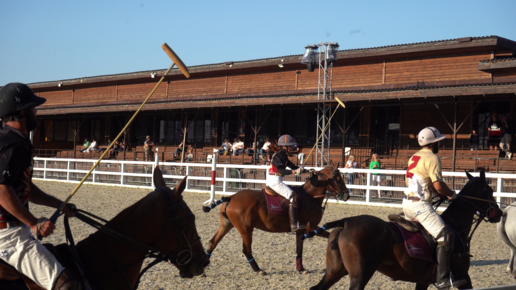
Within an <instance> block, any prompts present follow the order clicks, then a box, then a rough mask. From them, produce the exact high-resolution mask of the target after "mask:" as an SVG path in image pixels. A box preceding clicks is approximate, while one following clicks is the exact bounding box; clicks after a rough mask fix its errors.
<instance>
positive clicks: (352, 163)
mask: <svg viewBox="0 0 516 290" xmlns="http://www.w3.org/2000/svg"><path fill="white" fill-rule="evenodd" d="M344 168H348V169H353V168H358V163H357V162H356V161H355V156H354V155H349V157H348V161H347V162H346V166H344ZM356 177H357V174H356V173H355V172H349V173H348V176H347V178H348V184H351V185H353V184H355V178H356ZM349 194H351V189H350V190H349Z"/></svg>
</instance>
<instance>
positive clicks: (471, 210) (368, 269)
mask: <svg viewBox="0 0 516 290" xmlns="http://www.w3.org/2000/svg"><path fill="white" fill-rule="evenodd" d="M466 174H467V175H468V178H469V181H468V183H467V184H466V185H465V186H464V188H463V189H462V190H461V192H460V194H459V195H458V198H457V199H456V200H454V201H453V202H452V204H450V206H448V208H447V209H446V210H445V211H444V212H443V213H442V215H441V217H442V218H443V220H444V222H445V223H446V224H447V225H450V226H451V227H452V228H453V229H454V231H455V232H456V234H457V238H456V239H455V245H454V255H453V256H452V260H451V271H452V273H453V276H454V277H455V280H461V279H466V280H467V281H468V283H467V284H465V285H462V286H461V287H459V288H460V289H471V288H472V286H471V279H470V277H469V275H468V270H469V262H470V255H469V242H470V239H471V236H470V235H469V233H470V231H471V227H472V225H473V224H474V223H475V222H477V223H480V222H481V221H482V220H483V219H484V218H487V220H488V221H489V222H491V223H496V222H499V221H500V217H501V214H502V212H501V210H500V208H499V207H498V205H497V204H496V203H495V201H494V198H493V190H492V189H491V188H490V187H489V185H488V184H487V182H486V179H485V173H484V172H483V171H482V172H481V173H480V177H472V176H471V175H470V174H469V173H466ZM480 199H481V200H480ZM477 212H478V213H479V216H477V215H478V214H477ZM475 216H477V219H476V220H475ZM331 228H337V229H335V230H334V231H333V232H332V233H331V234H330V237H329V240H328V246H327V248H326V274H324V276H323V278H322V279H321V281H320V282H319V284H317V285H315V286H313V287H312V288H310V289H312V290H315V289H319V290H321V289H329V288H330V287H331V286H332V285H333V284H335V283H337V282H338V281H339V280H340V279H341V278H342V277H344V276H345V275H349V278H350V287H349V289H352V290H358V289H364V288H365V286H366V284H367V283H368V282H369V280H370V279H371V277H372V276H373V274H374V272H375V271H378V272H380V273H382V274H384V275H386V276H388V277H391V278H392V279H393V280H403V281H409V282H414V283H417V284H416V289H417V290H422V289H427V288H428V285H429V284H431V283H433V281H435V273H432V270H433V269H434V266H435V264H434V263H433V262H429V261H425V260H421V259H414V258H412V257H410V256H409V255H408V254H407V251H406V250H405V246H404V244H403V238H402V236H401V233H400V232H399V230H398V229H397V228H395V227H393V226H392V225H390V223H389V222H385V221H383V220H381V219H379V218H377V217H374V216H367V215H362V216H356V217H351V218H345V219H342V220H339V221H334V222H330V223H327V224H325V225H324V226H323V227H322V228H321V229H325V230H326V229H331ZM311 235H313V234H311V233H309V234H307V236H311Z"/></svg>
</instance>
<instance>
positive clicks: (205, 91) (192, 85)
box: [168, 76, 226, 98]
mask: <svg viewBox="0 0 516 290" xmlns="http://www.w3.org/2000/svg"><path fill="white" fill-rule="evenodd" d="M225 83H226V76H222V77H211V78H199V79H196V78H192V79H187V80H176V81H173V82H170V86H169V88H168V97H169V98H174V97H186V96H204V95H222V94H224V89H225V88H224V87H225Z"/></svg>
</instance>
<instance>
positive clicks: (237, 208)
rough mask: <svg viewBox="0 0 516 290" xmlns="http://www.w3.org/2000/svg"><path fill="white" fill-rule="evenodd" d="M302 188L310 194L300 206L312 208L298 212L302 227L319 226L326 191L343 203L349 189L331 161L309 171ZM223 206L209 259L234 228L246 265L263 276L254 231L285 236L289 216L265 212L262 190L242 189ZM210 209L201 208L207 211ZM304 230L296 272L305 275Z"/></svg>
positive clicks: (298, 241)
mask: <svg viewBox="0 0 516 290" xmlns="http://www.w3.org/2000/svg"><path fill="white" fill-rule="evenodd" d="M302 188H303V189H304V190H305V191H306V192H307V193H308V194H309V195H310V196H308V197H307V198H302V197H301V200H302V202H301V203H304V204H305V205H306V204H311V205H313V206H312V207H310V208H308V209H304V210H301V211H300V213H299V222H300V223H301V224H306V223H308V222H309V223H310V224H312V225H318V224H319V222H320V221H321V219H322V216H323V211H324V209H323V207H322V203H323V200H324V197H325V196H326V191H330V192H332V193H334V194H342V195H343V196H344V198H343V199H344V200H347V199H348V198H349V194H348V189H347V188H346V184H345V183H344V180H343V178H342V174H341V173H340V171H339V170H338V164H337V166H334V164H333V162H330V166H328V167H326V168H324V169H323V170H321V171H318V172H316V171H312V176H311V177H310V178H309V179H308V180H307V181H306V183H305V184H304V185H302ZM220 203H224V204H223V205H222V206H221V208H220V225H219V229H218V230H217V233H216V234H215V236H214V237H213V238H212V239H211V240H210V243H209V246H208V250H207V252H206V253H207V254H208V256H211V254H212V253H213V251H214V250H215V248H216V247H217V245H218V243H219V242H220V241H221V240H222V238H224V236H225V235H226V234H227V233H228V232H229V231H230V230H231V229H232V228H233V227H236V228H237V230H238V232H239V233H240V235H241V236H242V240H243V252H244V255H245V256H246V258H247V260H248V262H249V264H250V265H251V267H252V268H253V270H254V271H255V272H258V273H259V274H261V275H265V274H266V273H265V272H264V271H263V270H261V269H260V267H258V264H257V263H256V260H255V259H254V258H253V252H252V249H251V243H252V236H253V230H254V229H255V228H257V229H260V230H262V231H266V232H273V233H286V232H290V220H289V218H288V216H282V215H276V214H272V213H270V212H269V211H268V210H267V205H266V201H265V198H264V195H263V193H262V192H261V191H256V190H241V191H239V192H237V193H235V194H234V195H232V196H231V197H225V198H223V199H222V200H221V201H219V202H218V203H216V204H220ZM213 207H214V206H211V207H204V210H205V212H208V211H209V209H211V208H213ZM304 233H305V230H300V231H298V232H297V233H296V252H297V258H296V269H297V270H298V271H300V272H303V273H304V272H306V270H305V269H304V267H303V263H302V256H303V240H301V236H302V235H303V234H304ZM328 235H329V234H328V233H327V232H324V233H320V236H324V237H328Z"/></svg>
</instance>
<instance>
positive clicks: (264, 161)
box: [263, 154, 272, 166]
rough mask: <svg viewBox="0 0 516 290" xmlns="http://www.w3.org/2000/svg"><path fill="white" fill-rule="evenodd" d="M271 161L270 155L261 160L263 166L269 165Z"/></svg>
mask: <svg viewBox="0 0 516 290" xmlns="http://www.w3.org/2000/svg"><path fill="white" fill-rule="evenodd" d="M271 159H272V157H271V155H270V154H266V155H265V158H264V160H263V165H267V166H269V165H271Z"/></svg>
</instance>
